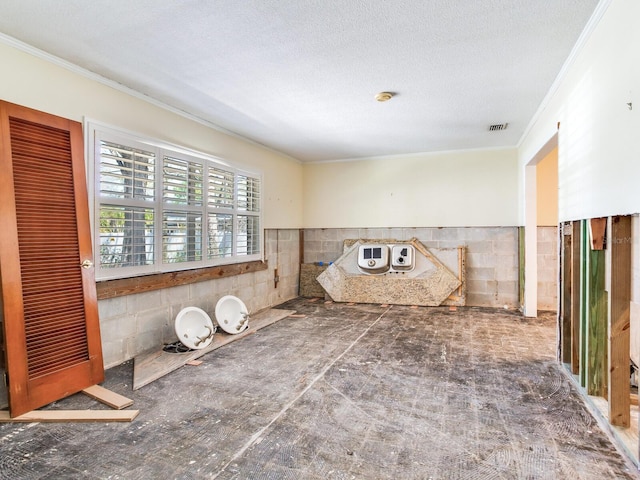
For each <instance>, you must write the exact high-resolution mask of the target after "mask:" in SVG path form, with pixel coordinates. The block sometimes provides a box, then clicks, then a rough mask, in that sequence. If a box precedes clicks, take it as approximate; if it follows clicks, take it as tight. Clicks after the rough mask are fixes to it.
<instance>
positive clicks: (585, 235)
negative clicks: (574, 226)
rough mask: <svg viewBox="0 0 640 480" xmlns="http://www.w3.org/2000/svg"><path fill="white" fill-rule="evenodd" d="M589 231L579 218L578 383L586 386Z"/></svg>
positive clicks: (587, 366)
mask: <svg viewBox="0 0 640 480" xmlns="http://www.w3.org/2000/svg"><path fill="white" fill-rule="evenodd" d="M588 253H589V231H588V228H587V221H586V220H580V372H579V376H580V385H582V387H583V388H587V374H588V370H589V364H588V362H587V353H588V352H587V348H588V342H587V338H588V337H589V335H588V325H589V322H588V318H589V314H588V311H589V282H588V273H589V255H588Z"/></svg>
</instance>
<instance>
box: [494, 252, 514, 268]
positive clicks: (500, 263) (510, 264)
mask: <svg viewBox="0 0 640 480" xmlns="http://www.w3.org/2000/svg"><path fill="white" fill-rule="evenodd" d="M519 267H520V262H519V261H518V254H517V253H514V254H511V255H509V254H507V255H496V268H508V269H515V270H516V271H517V269H518V268H519Z"/></svg>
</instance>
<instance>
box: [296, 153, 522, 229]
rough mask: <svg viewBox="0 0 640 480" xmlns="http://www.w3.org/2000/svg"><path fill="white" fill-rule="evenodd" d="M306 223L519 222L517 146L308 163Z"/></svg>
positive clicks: (436, 224) (448, 224)
mask: <svg viewBox="0 0 640 480" xmlns="http://www.w3.org/2000/svg"><path fill="white" fill-rule="evenodd" d="M303 191H304V194H303V201H304V221H305V225H306V227H307V228H367V227H368V228H373V227H406V226H412V227H457V226H463V227H464V226H514V225H516V224H517V221H518V212H517V202H518V166H517V152H516V150H515V149H501V150H469V151H457V152H444V153H434V154H421V155H407V156H397V157H384V158H379V159H365V160H358V161H346V162H332V163H314V164H305V165H304V175H303Z"/></svg>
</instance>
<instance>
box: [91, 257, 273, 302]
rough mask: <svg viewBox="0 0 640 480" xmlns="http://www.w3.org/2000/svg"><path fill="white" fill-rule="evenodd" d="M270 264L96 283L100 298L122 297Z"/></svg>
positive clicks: (252, 269) (224, 275)
mask: <svg viewBox="0 0 640 480" xmlns="http://www.w3.org/2000/svg"><path fill="white" fill-rule="evenodd" d="M268 268H269V264H268V263H267V262H266V261H265V262H262V261H260V260H256V261H253V262H244V263H235V264H232V265H219V266H216V267H205V268H196V269H193V270H180V271H178V272H167V273H157V274H153V275H143V276H140V277H129V278H119V279H115V280H104V281H101V282H97V283H96V289H97V295H98V300H104V299H105V298H114V297H121V296H124V295H131V294H134V293H142V292H150V291H153V290H162V289H164V288H169V287H176V286H178V285H188V284H191V283H197V282H204V281H206V280H214V279H216V278H224V277H232V276H234V275H241V274H243V273H251V272H259V271H262V270H267V269H268Z"/></svg>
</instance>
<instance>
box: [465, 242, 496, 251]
mask: <svg viewBox="0 0 640 480" xmlns="http://www.w3.org/2000/svg"><path fill="white" fill-rule="evenodd" d="M464 245H465V246H466V247H467V252H469V253H493V242H491V241H489V240H473V239H464Z"/></svg>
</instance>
